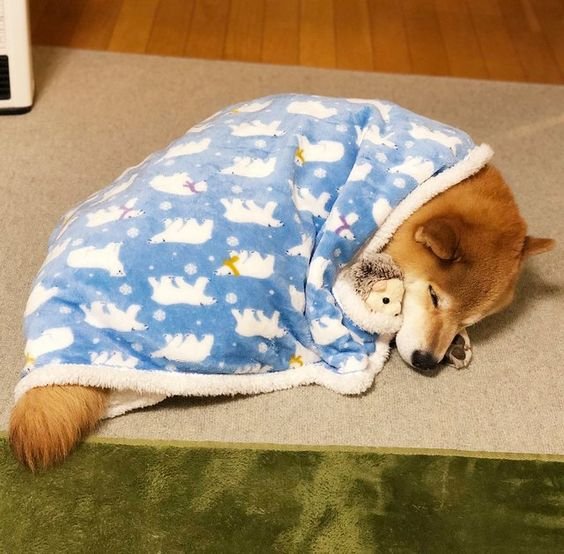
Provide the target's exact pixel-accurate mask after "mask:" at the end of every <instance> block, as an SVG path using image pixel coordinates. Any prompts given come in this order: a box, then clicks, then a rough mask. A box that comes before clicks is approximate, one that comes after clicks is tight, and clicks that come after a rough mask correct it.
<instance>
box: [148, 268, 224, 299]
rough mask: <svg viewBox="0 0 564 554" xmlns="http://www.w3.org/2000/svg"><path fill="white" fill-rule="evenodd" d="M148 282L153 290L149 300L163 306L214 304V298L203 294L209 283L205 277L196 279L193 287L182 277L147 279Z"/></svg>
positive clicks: (170, 276) (169, 276)
mask: <svg viewBox="0 0 564 554" xmlns="http://www.w3.org/2000/svg"><path fill="white" fill-rule="evenodd" d="M148 281H149V284H150V285H151V287H152V289H153V294H152V296H151V298H152V299H153V300H154V301H155V302H157V303H159V304H163V305H165V306H170V305H172V304H189V305H190V306H210V305H211V304H215V302H216V299H215V298H213V297H212V296H207V295H206V293H205V289H206V287H207V286H208V284H209V282H210V280H209V279H208V278H206V277H198V278H197V279H196V282H195V283H194V284H193V285H190V284H188V283H187V282H186V281H185V280H184V278H183V277H174V276H172V275H164V276H163V277H161V278H160V279H157V278H155V277H149V279H148Z"/></svg>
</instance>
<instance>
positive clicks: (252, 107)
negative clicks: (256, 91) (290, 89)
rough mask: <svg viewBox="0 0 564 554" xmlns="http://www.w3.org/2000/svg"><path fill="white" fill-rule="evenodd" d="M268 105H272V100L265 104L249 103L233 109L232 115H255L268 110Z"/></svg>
mask: <svg viewBox="0 0 564 554" xmlns="http://www.w3.org/2000/svg"><path fill="white" fill-rule="evenodd" d="M270 104H272V100H268V101H267V102H250V103H249V104H243V105H242V106H239V107H238V108H235V109H234V110H233V113H256V112H260V111H262V110H264V109H266V108H268V106H270Z"/></svg>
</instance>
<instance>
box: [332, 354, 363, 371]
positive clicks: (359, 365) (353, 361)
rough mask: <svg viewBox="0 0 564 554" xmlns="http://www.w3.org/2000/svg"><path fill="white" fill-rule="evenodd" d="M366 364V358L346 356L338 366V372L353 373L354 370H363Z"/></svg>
mask: <svg viewBox="0 0 564 554" xmlns="http://www.w3.org/2000/svg"><path fill="white" fill-rule="evenodd" d="M367 365H368V360H367V359H366V358H360V359H358V358H354V357H352V356H351V357H350V358H347V359H346V361H345V362H344V363H342V364H341V365H340V366H339V373H355V372H356V371H364V370H365V369H366V366H367Z"/></svg>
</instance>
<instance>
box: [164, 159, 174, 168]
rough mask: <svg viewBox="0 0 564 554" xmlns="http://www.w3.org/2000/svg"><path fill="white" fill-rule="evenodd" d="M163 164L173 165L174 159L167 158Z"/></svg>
mask: <svg viewBox="0 0 564 554" xmlns="http://www.w3.org/2000/svg"><path fill="white" fill-rule="evenodd" d="M164 165H165V166H167V167H170V166H171V165H174V160H167V161H166V162H165V163H164Z"/></svg>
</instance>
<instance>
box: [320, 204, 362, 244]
mask: <svg viewBox="0 0 564 554" xmlns="http://www.w3.org/2000/svg"><path fill="white" fill-rule="evenodd" d="M358 219H359V218H358V214H356V213H354V212H350V213H348V214H347V215H345V216H343V215H341V213H340V212H339V210H338V209H336V208H335V209H334V210H333V211H332V212H331V215H330V216H329V217H328V218H327V229H328V230H329V231H333V232H334V233H336V234H337V235H339V236H340V237H343V238H344V239H346V240H354V238H355V236H354V233H353V231H352V226H353V225H354V224H355V223H356V222H357V221H358Z"/></svg>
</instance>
